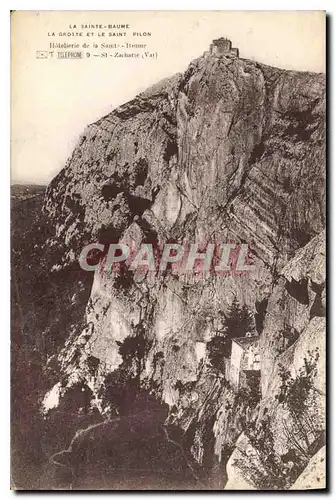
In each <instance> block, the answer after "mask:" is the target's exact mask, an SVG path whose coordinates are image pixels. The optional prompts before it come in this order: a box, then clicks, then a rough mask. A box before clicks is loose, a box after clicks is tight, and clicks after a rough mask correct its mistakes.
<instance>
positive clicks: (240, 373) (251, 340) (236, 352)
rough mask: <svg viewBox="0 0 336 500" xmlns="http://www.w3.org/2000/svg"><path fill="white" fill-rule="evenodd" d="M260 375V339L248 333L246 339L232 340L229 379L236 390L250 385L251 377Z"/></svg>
mask: <svg viewBox="0 0 336 500" xmlns="http://www.w3.org/2000/svg"><path fill="white" fill-rule="evenodd" d="M258 373H259V374H260V351H259V337H258V336H256V335H253V334H249V333H247V334H246V336H245V337H239V338H235V339H232V349H231V358H230V370H229V377H230V380H229V381H230V383H231V385H232V387H233V388H234V389H235V390H237V391H238V390H239V389H240V388H241V387H244V386H246V385H247V383H248V378H249V377H250V376H251V375H258Z"/></svg>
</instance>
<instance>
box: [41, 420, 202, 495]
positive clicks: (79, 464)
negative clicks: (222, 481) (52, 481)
mask: <svg viewBox="0 0 336 500" xmlns="http://www.w3.org/2000/svg"><path fill="white" fill-rule="evenodd" d="M164 418H165V412H164V411H150V412H142V413H139V414H134V415H131V416H126V417H120V418H117V419H114V420H111V421H107V422H103V423H100V424H97V425H93V426H91V427H89V428H88V429H85V430H82V431H78V432H77V433H76V435H75V437H74V438H73V440H72V442H71V445H70V446H69V448H68V449H67V450H64V451H62V452H60V453H57V454H55V455H54V456H53V457H52V458H51V460H50V461H51V463H52V464H53V467H55V468H56V471H55V476H56V478H57V479H56V482H57V486H56V488H60V489H79V490H86V489H98V490H99V489H102V490H118V489H120V490H155V489H157V490H189V489H196V490H198V489H202V484H201V482H200V480H199V479H198V476H197V473H195V470H196V469H194V467H193V464H191V463H190V460H191V459H190V458H189V457H188V459H187V458H186V455H185V453H184V451H183V448H182V446H181V445H180V444H179V443H178V442H176V441H174V440H173V439H172V438H171V437H170V435H169V434H168V431H167V429H166V428H165V427H164ZM194 465H195V464H194ZM66 479H67V480H68V485H67V487H65V486H64V483H65V482H66Z"/></svg>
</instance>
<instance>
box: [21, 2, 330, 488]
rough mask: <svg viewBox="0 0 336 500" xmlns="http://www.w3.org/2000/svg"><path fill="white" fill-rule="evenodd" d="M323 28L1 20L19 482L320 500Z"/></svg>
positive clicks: (94, 16) (238, 22)
mask: <svg viewBox="0 0 336 500" xmlns="http://www.w3.org/2000/svg"><path fill="white" fill-rule="evenodd" d="M325 26H326V16H325V13H324V12H322V11H306V12H305V11H301V12H299V11H283V12H281V11H280V12H279V11H278V12H275V11H274V12H263V11H255V12H253V11H249V12H244V11H239V12H238V11H237V12H234V11H176V12H175V11H157V12H154V11H152V12H151V11H139V12H136V11H129V12H121V11H108V12H103V11H100V12H98V11H97V12H95V11H85V12H82V11H68V12H67V11H63V12H62V11H41V12H37V11H15V12H12V14H11V259H12V260H11V319H12V327H11V373H12V375H11V405H12V406H11V487H12V489H15V490H130V491H134V490H163V491H166V490H173V491H185V490H196V491H198V490H203V491H207V490H209V491H218V490H260V491H264V490H268V491H272V490H280V491H284V490H321V489H325V488H326V474H325V470H326V463H325V460H326V424H325V421H326V415H325V406H326V405H325V398H326V384H325V342H326V340H325V337H326V328H325V321H326V319H325V315H326V292H325V280H326V276H325V225H326V220H325V216H326V214H325V212H326V201H325V196H326V166H325V126H326V119H325V116H326V81H325V62H326V61H325V44H326V32H325Z"/></svg>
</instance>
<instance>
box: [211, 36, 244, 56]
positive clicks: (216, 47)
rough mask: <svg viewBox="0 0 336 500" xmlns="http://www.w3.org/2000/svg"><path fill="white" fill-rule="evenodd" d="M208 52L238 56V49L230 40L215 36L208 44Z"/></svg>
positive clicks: (216, 54) (217, 54)
mask: <svg viewBox="0 0 336 500" xmlns="http://www.w3.org/2000/svg"><path fill="white" fill-rule="evenodd" d="M210 52H211V54H212V55H215V56H230V57H239V50H238V49H237V48H236V47H232V42H231V40H229V39H228V38H224V37H221V38H217V39H216V40H214V41H213V42H212V44H211V45H210Z"/></svg>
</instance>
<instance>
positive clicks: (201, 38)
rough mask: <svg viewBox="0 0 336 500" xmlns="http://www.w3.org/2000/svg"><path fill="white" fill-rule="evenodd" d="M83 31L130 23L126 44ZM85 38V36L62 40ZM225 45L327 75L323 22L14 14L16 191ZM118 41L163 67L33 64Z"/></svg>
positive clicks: (93, 61) (297, 17)
mask: <svg viewBox="0 0 336 500" xmlns="http://www.w3.org/2000/svg"><path fill="white" fill-rule="evenodd" d="M82 23H83V24H102V25H107V24H124V23H125V24H129V25H130V28H129V29H128V30H126V31H127V33H128V34H127V36H126V37H125V38H123V39H122V38H121V37H118V38H117V37H111V38H108V37H100V38H98V36H97V35H95V36H94V37H87V36H86V33H87V32H88V31H89V32H90V31H92V32H95V33H96V32H97V30H90V29H83V30H81V28H80V25H81V24H82ZM69 25H72V26H73V25H76V26H77V28H70V27H69ZM79 31H83V33H84V35H85V36H84V37H73V36H71V37H68V36H67V37H65V36H59V35H58V33H59V32H79ZM98 31H104V32H105V33H106V32H108V31H111V30H108V29H107V30H106V29H103V30H98ZM121 31H123V30H121ZM133 32H137V33H143V32H151V33H152V36H151V37H144V36H142V37H140V36H133ZM48 33H50V34H52V33H55V36H48ZM220 36H226V37H228V38H230V39H231V40H232V42H233V45H234V46H236V47H238V48H239V50H240V55H241V57H244V58H248V59H252V60H257V61H260V62H263V63H265V64H270V65H272V66H277V67H280V68H287V69H296V70H306V71H315V72H320V71H324V70H325V59H324V52H325V17H324V13H321V12H295V11H294V12H293V11H292V12H243V11H242V12H225V11H217V12H209V11H208V12H196V11H195V12H155V13H153V12H106V13H104V12H83V13H79V12H57V11H55V12H43V13H34V12H16V13H14V15H13V17H12V150H11V153H12V167H11V175H12V182H20V183H25V182H26V183H28V182H34V183H48V182H50V180H51V179H52V178H53V177H54V176H55V175H56V174H57V173H58V172H59V170H60V169H61V168H62V167H63V166H64V163H65V161H66V159H67V158H68V157H69V156H70V154H71V151H72V149H73V148H74V147H75V145H76V143H77V141H78V138H79V135H80V134H81V133H82V132H83V130H84V128H85V126H86V125H87V124H89V123H92V122H94V121H95V120H97V119H98V118H100V117H101V116H103V115H105V114H107V113H108V112H110V111H111V110H112V109H113V108H115V107H117V106H118V105H120V104H122V103H124V102H126V101H128V100H130V99H132V98H133V97H134V96H135V95H136V94H137V93H138V92H140V91H142V90H144V89H146V88H147V87H148V86H150V85H152V84H153V83H155V82H157V81H158V80H160V79H162V78H164V77H167V76H170V75H172V74H174V73H176V72H181V71H184V70H185V69H186V67H187V66H188V64H189V62H190V61H191V60H192V59H194V58H196V57H198V56H200V55H201V54H202V53H203V52H204V51H205V50H207V49H208V47H209V44H210V43H211V41H212V40H213V39H214V38H218V37H220ZM121 40H122V41H123V42H128V43H147V44H148V50H149V51H150V52H158V59H153V60H151V59H146V60H143V59H140V60H139V59H138V60H133V59H115V58H107V59H104V58H101V57H99V58H98V57H97V58H94V57H91V58H89V59H86V58H85V59H82V60H77V61H75V60H57V59H50V58H48V59H37V58H36V51H39V50H40V51H45V50H48V48H49V43H50V42H54V43H64V42H67V43H76V42H77V43H80V44H82V43H84V42H87V43H90V44H92V43H93V42H96V43H97V44H101V43H121ZM49 50H50V49H49ZM56 50H57V49H56ZM59 50H62V49H59ZM63 50H64V49H63ZM81 50H84V52H85V49H81ZM88 50H89V51H91V52H93V50H92V49H91V48H90V49H88ZM112 52H113V51H112Z"/></svg>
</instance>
